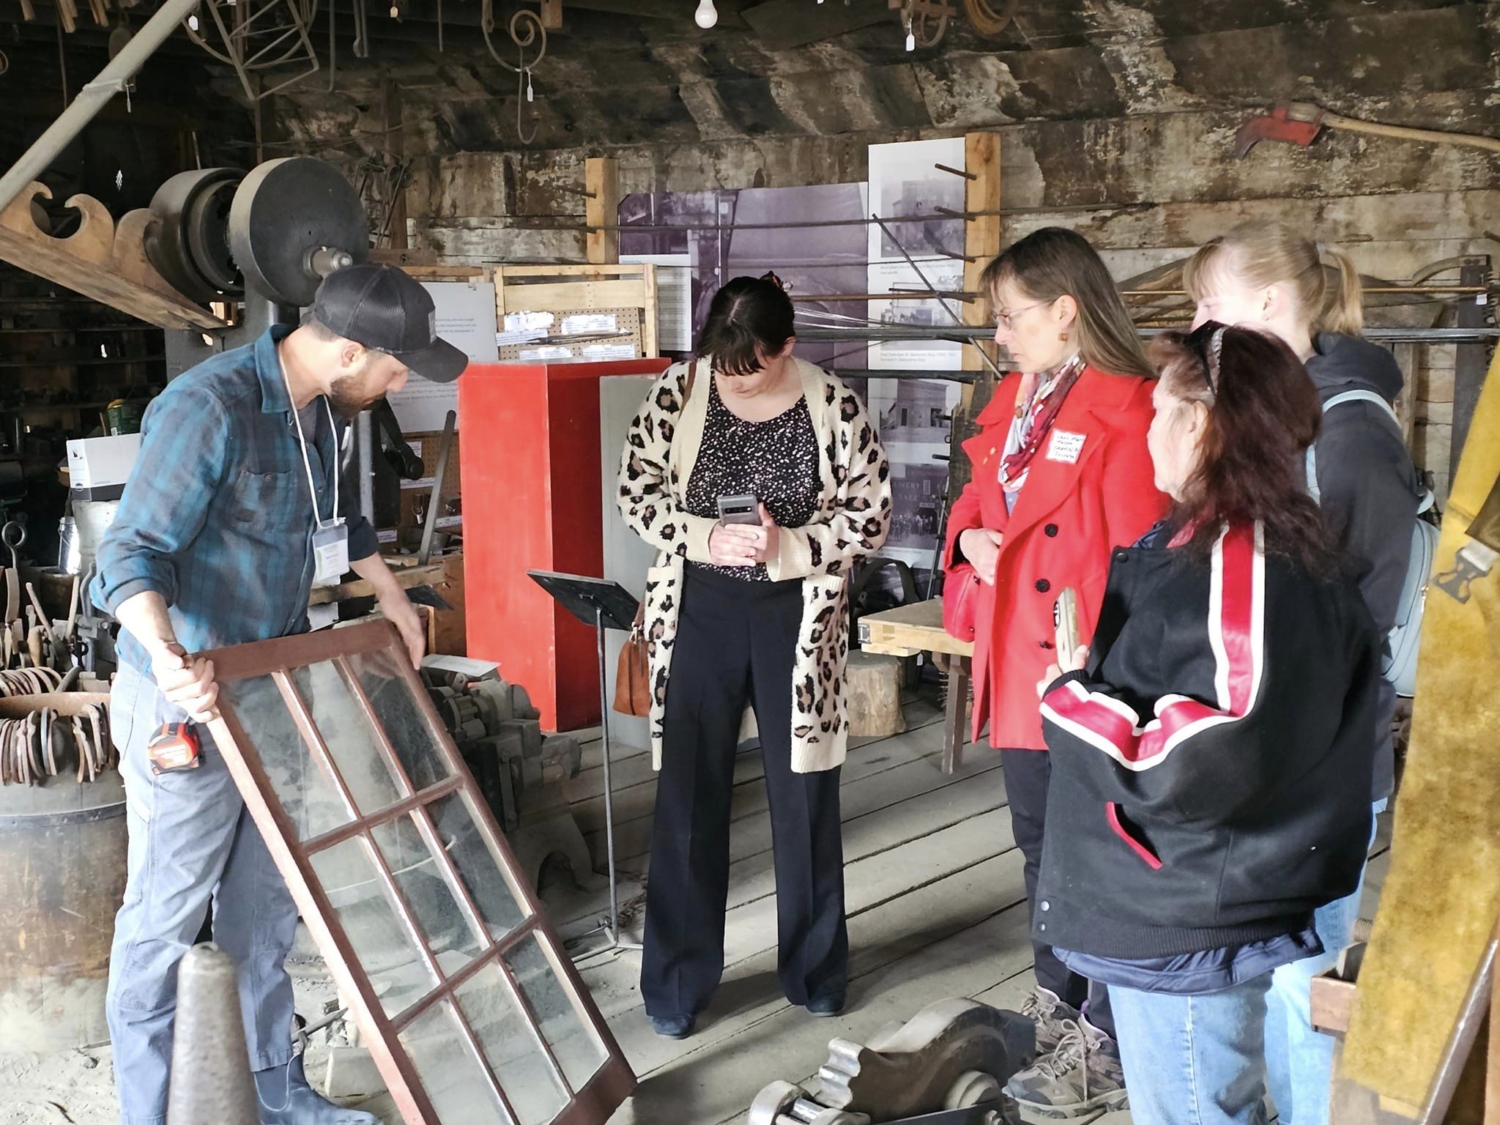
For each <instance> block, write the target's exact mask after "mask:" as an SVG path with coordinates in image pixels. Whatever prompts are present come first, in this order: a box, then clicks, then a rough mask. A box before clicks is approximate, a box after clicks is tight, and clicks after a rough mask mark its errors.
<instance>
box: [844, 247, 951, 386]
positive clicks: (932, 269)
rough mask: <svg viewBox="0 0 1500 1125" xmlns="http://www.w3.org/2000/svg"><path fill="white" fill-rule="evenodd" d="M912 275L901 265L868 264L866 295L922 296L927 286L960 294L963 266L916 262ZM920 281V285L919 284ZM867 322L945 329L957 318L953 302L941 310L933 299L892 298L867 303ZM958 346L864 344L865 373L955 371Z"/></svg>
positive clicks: (913, 342)
mask: <svg viewBox="0 0 1500 1125" xmlns="http://www.w3.org/2000/svg"><path fill="white" fill-rule="evenodd" d="M920 265H921V267H922V272H921V273H920V274H918V273H917V271H916V270H914V269H912V267H911V266H909V265H907V264H906V262H904V261H902V262H871V263H870V266H869V270H868V276H869V284H870V292H871V293H892V294H895V293H910V292H913V291H917V292H921V291H925V290H926V289H927V287H928V286H929V285H931V286H933V287H934V288H936V289H937V290H938V291H939V292H956V291H958V290H961V289H963V285H964V264H963V263H962V262H957V261H951V260H949V259H947V258H937V259H934V260H931V261H926V262H922V263H920ZM923 278H925V279H926V280H925V281H924V280H923ZM869 311H870V320H872V321H874V322H876V323H877V324H878V325H879V326H891V327H902V326H915V327H920V328H946V327H949V326H951V325H953V324H954V323H956V322H955V320H954V314H955V313H956V314H957V315H958V316H959V317H960V318H961V317H962V316H963V306H962V304H961V303H960V302H959V300H958V299H957V298H956V297H953V298H949V299H948V303H947V307H944V304H943V302H942V301H940V300H937V299H936V298H933V297H893V298H892V299H891V300H877V301H871V302H870V303H869ZM963 347H964V346H963V344H961V343H956V342H953V341H949V340H889V341H886V342H884V343H879V344H872V345H870V351H869V362H870V370H871V371H957V370H958V369H959V368H960V367H962V366H963Z"/></svg>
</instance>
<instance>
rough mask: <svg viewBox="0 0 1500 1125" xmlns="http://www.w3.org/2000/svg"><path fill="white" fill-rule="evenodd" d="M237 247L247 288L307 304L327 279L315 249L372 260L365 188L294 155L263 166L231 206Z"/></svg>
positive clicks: (232, 237)
mask: <svg viewBox="0 0 1500 1125" xmlns="http://www.w3.org/2000/svg"><path fill="white" fill-rule="evenodd" d="M229 246H230V250H231V251H232V253H233V254H234V261H235V264H236V265H238V266H239V268H240V272H241V273H242V274H244V276H245V287H246V288H247V289H250V290H253V291H255V292H256V293H259V294H260V295H261V296H264V297H269V298H271V299H272V300H274V301H276V302H277V303H278V304H282V305H295V306H298V307H299V308H303V307H306V306H308V305H310V304H312V302H313V296H314V294H316V293H317V290H318V283H319V282H320V281H322V280H323V279H322V277H321V276H320V275H319V274H318V272H317V270H315V269H314V268H313V266H312V262H311V257H312V255H313V253H314V252H315V251H317V250H319V249H320V248H323V247H331V248H333V249H335V250H342V251H346V252H347V253H348V254H349V255H350V256H351V257H352V258H353V260H354V261H355V262H362V261H364V260H365V258H366V256H367V255H368V253H369V248H370V224H369V220H368V219H367V218H366V217H365V207H364V204H363V203H362V202H361V201H360V198H359V193H358V192H357V191H355V190H354V187H353V185H352V184H350V183H349V181H348V180H346V179H344V177H343V176H342V175H341V174H340V173H339V171H338V169H336V168H334V167H333V165H331V164H326V163H324V162H323V161H321V160H318V159H315V158H314V157H311V156H288V157H285V158H283V159H280V160H268V161H266V162H265V163H264V164H261V165H258V166H257V167H256V168H254V169H253V170H252V171H251V172H250V174H249V175H247V176H246V177H245V179H244V182H243V183H241V184H240V187H239V190H238V191H236V192H235V195H234V204H233V206H232V207H231V208H230V211H229Z"/></svg>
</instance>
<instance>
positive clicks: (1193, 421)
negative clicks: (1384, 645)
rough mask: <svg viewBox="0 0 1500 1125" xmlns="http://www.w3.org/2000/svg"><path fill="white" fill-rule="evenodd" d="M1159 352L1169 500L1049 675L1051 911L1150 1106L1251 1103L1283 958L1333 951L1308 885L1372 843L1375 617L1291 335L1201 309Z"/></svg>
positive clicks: (1139, 1116) (1192, 1109) (1169, 1110)
mask: <svg viewBox="0 0 1500 1125" xmlns="http://www.w3.org/2000/svg"><path fill="white" fill-rule="evenodd" d="M1156 358H1157V359H1158V361H1159V362H1160V363H1161V364H1162V376H1161V379H1160V381H1159V383H1158V385H1157V388H1156V390H1155V392H1154V401H1155V407H1156V417H1155V420H1154V421H1153V423H1152V426H1151V431H1150V434H1149V444H1150V448H1151V456H1152V461H1153V464H1154V466H1155V469H1156V484H1157V487H1159V488H1160V489H1162V491H1164V492H1166V493H1168V494H1169V495H1170V496H1172V498H1173V500H1174V502H1175V506H1174V509H1173V511H1172V514H1171V515H1170V516H1169V517H1168V520H1167V521H1166V522H1165V524H1163V525H1162V526H1160V527H1159V528H1157V529H1154V530H1153V532H1151V533H1148V534H1147V536H1146V537H1145V538H1144V539H1143V540H1142V541H1141V542H1140V543H1138V544H1137V545H1136V546H1135V547H1132V548H1128V549H1122V550H1118V551H1116V552H1115V553H1114V556H1113V560H1112V565H1111V567H1110V573H1109V580H1108V584H1107V587H1106V591H1105V595H1104V609H1103V611H1102V613H1101V615H1100V619H1099V623H1098V626H1097V628H1096V630H1095V633H1094V636H1093V639H1092V644H1091V646H1090V649H1091V651H1085V650H1082V649H1080V650H1079V652H1078V653H1076V654H1073V656H1072V658H1071V659H1069V660H1067V661H1065V664H1064V667H1063V668H1056V667H1054V668H1053V669H1050V670H1049V676H1048V678H1047V679H1046V680H1044V681H1043V684H1042V685H1039V687H1040V688H1041V689H1042V691H1043V700H1042V718H1043V729H1044V733H1045V736H1046V739H1047V746H1048V749H1049V750H1050V751H1051V753H1052V783H1051V791H1050V794H1049V800H1048V809H1047V825H1048V830H1047V839H1046V844H1045V847H1044V851H1043V858H1042V871H1041V878H1040V883H1039V886H1038V890H1037V900H1038V901H1037V910H1036V915H1035V918H1036V922H1035V926H1036V935H1035V936H1037V937H1038V938H1039V939H1041V940H1046V941H1048V942H1050V943H1051V944H1052V945H1053V946H1054V948H1056V949H1057V950H1058V956H1059V957H1061V958H1062V960H1063V961H1064V963H1066V964H1067V965H1068V966H1069V968H1070V969H1072V970H1073V971H1075V972H1078V973H1080V974H1082V975H1084V976H1087V977H1088V978H1089V979H1091V980H1099V981H1103V982H1105V983H1107V984H1108V985H1109V987H1110V994H1111V997H1112V1003H1113V1008H1114V1013H1115V1020H1116V1027H1117V1030H1118V1038H1119V1045H1120V1054H1121V1059H1122V1062H1123V1064H1124V1068H1125V1084H1126V1087H1127V1088H1128V1089H1129V1091H1130V1102H1131V1113H1132V1116H1133V1118H1134V1120H1135V1121H1136V1122H1137V1123H1138V1125H1175V1123H1177V1122H1189V1121H1191V1122H1193V1123H1194V1125H1212V1123H1229V1122H1235V1123H1245V1125H1258V1123H1260V1122H1262V1121H1263V1120H1264V1110H1263V1108H1262V1095H1263V1094H1264V1091H1265V1079H1264V1074H1265V1070H1264V1065H1263V1061H1262V1049H1263V1042H1264V1039H1263V1035H1264V1030H1263V1029H1264V1022H1265V1010H1266V1006H1265V997H1266V990H1267V988H1268V987H1269V985H1270V981H1271V973H1272V971H1273V970H1274V969H1276V968H1277V967H1278V966H1281V965H1284V964H1289V963H1291V962H1293V961H1295V960H1298V959H1300V958H1303V957H1307V956H1312V955H1315V954H1316V953H1318V952H1320V951H1321V946H1320V945H1319V942H1318V938H1317V935H1316V933H1315V932H1314V931H1313V929H1312V914H1313V911H1314V910H1315V909H1316V908H1317V907H1319V906H1321V905H1322V904H1324V903H1326V902H1329V901H1332V900H1334V899H1337V898H1339V897H1341V896H1343V895H1346V894H1348V893H1350V892H1351V890H1352V889H1353V887H1354V885H1355V883H1356V882H1357V880H1358V878H1359V873H1360V869H1361V866H1362V864H1363V862H1364V854H1365V849H1366V845H1367V843H1368V841H1369V838H1370V804H1369V801H1368V799H1367V794H1366V793H1365V792H1364V791H1363V790H1362V789H1361V788H1360V787H1358V786H1352V785H1350V784H1349V783H1348V782H1349V778H1351V777H1363V776H1367V775H1368V772H1369V770H1370V768H1371V754H1372V750H1371V748H1372V747H1373V746H1374V743H1375V740H1374V724H1375V712H1376V698H1377V688H1378V683H1379V641H1378V638H1377V636H1376V632H1375V627H1374V624H1373V622H1372V621H1371V619H1370V616H1369V612H1368V611H1367V610H1366V609H1365V606H1364V602H1363V600H1362V599H1361V597H1360V594H1359V590H1358V588H1357V587H1356V586H1355V585H1354V584H1353V583H1352V582H1350V581H1347V580H1345V579H1344V578H1343V577H1341V576H1340V575H1339V574H1338V571H1337V565H1338V564H1337V561H1336V555H1335V552H1334V549H1333V544H1332V539H1331V536H1330V534H1329V532H1328V530H1327V528H1326V527H1325V525H1324V523H1323V521H1322V517H1321V515H1320V513H1319V511H1318V508H1317V506H1316V504H1315V503H1314V502H1313V500H1312V499H1311V498H1310V497H1309V496H1308V495H1307V493H1306V491H1305V487H1304V485H1303V483H1302V477H1301V475H1300V474H1301V472H1302V464H1303V460H1302V451H1303V450H1305V449H1306V447H1307V445H1308V444H1309V443H1310V442H1311V441H1312V440H1313V438H1314V437H1315V436H1316V434H1317V431H1318V425H1319V421H1320V410H1319V405H1318V398H1317V392H1316V390H1315V388H1314V387H1313V385H1312V383H1311V382H1310V381H1309V380H1308V378H1307V374H1306V372H1305V371H1304V369H1303V367H1302V365H1301V363H1300V362H1299V361H1298V360H1297V357H1296V356H1295V355H1294V354H1293V353H1292V352H1291V351H1290V349H1288V348H1287V347H1286V345H1285V344H1283V343H1281V341H1279V340H1277V339H1274V338H1272V337H1270V336H1267V335H1262V334H1260V333H1258V332H1255V331H1253V330H1249V329H1240V328H1225V327H1224V326H1222V325H1219V324H1215V323H1209V324H1206V325H1204V326H1203V327H1201V328H1199V329H1197V330H1196V331H1194V332H1193V333H1192V334H1191V335H1189V336H1182V335H1179V334H1173V335H1169V336H1167V337H1165V338H1164V339H1163V340H1161V341H1159V343H1158V345H1157V356H1156ZM1070 669H1076V670H1070ZM1080 1049H1081V1047H1080Z"/></svg>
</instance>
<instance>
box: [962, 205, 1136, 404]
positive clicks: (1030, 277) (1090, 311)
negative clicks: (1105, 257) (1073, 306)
mask: <svg viewBox="0 0 1500 1125" xmlns="http://www.w3.org/2000/svg"><path fill="white" fill-rule="evenodd" d="M980 281H981V282H982V284H983V286H984V290H985V292H987V293H988V294H990V296H991V298H993V297H994V294H995V290H996V289H998V288H999V287H1000V285H1001V284H1002V283H1003V282H1006V281H1009V282H1011V283H1013V284H1014V285H1015V286H1016V288H1018V289H1020V290H1021V292H1022V293H1024V294H1026V295H1027V296H1028V297H1030V298H1031V299H1032V300H1033V301H1049V302H1050V301H1055V300H1057V299H1058V298H1059V297H1062V296H1064V295H1066V296H1069V297H1072V298H1073V300H1074V301H1076V302H1077V303H1078V319H1077V320H1076V321H1074V322H1073V323H1074V331H1075V332H1076V333H1077V338H1078V354H1079V355H1081V356H1082V357H1083V361H1084V362H1085V363H1087V364H1088V365H1089V366H1090V367H1092V368H1094V369H1096V370H1098V371H1102V372H1104V373H1106V374H1109V375H1141V376H1144V377H1146V378H1148V379H1149V378H1152V377H1153V376H1154V375H1155V374H1156V372H1154V371H1153V370H1152V369H1151V364H1150V363H1149V362H1148V361H1147V360H1146V353H1145V351H1143V350H1142V348H1141V338H1140V334H1139V333H1137V332H1136V330H1135V323H1134V321H1132V320H1131V319H1130V312H1129V311H1128V310H1127V309H1126V308H1125V299H1124V298H1123V297H1121V296H1120V290H1119V288H1118V287H1117V286H1116V285H1115V280H1114V278H1112V277H1110V276H1109V270H1107V269H1105V268H1104V263H1103V261H1101V260H1100V258H1099V254H1098V252H1097V251H1096V250H1095V249H1094V248H1093V247H1092V246H1090V245H1089V242H1088V239H1086V238H1084V237H1083V235H1081V234H1078V233H1076V232H1074V231H1071V230H1068V229H1067V228H1065V227H1043V228H1042V229H1041V230H1038V231H1032V233H1030V234H1028V235H1027V236H1026V237H1025V238H1023V239H1021V241H1019V242H1013V243H1011V245H1009V246H1007V247H1006V248H1005V250H1004V252H1003V253H1001V255H1000V256H999V257H998V258H996V259H995V260H994V261H993V262H991V263H990V264H989V265H987V266H985V267H984V273H982V274H981V275H980Z"/></svg>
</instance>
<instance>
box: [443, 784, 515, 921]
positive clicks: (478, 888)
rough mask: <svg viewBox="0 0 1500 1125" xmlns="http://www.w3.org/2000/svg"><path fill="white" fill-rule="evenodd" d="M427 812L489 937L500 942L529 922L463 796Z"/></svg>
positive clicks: (454, 796) (450, 798)
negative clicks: (526, 920) (476, 908)
mask: <svg viewBox="0 0 1500 1125" xmlns="http://www.w3.org/2000/svg"><path fill="white" fill-rule="evenodd" d="M427 812H428V814H429V815H430V816H431V817H432V823H433V825H434V826H435V827H436V828H437V833H438V839H440V840H441V841H442V842H443V848H444V849H445V850H446V851H447V852H448V854H449V855H450V856H452V857H453V866H454V867H456V868H458V875H459V878H460V879H462V880H463V882H464V886H466V887H468V888H469V895H470V897H471V898H473V900H474V905H475V906H477V907H478V908H479V916H480V917H481V918H482V919H483V920H484V924H485V925H486V926H487V927H488V928H489V931H490V936H491V937H493V938H494V939H495V940H496V941H499V940H500V939H501V938H503V937H504V936H505V935H506V934H508V933H510V932H511V931H512V930H513V929H515V928H516V927H517V926H519V925H520V924H521V923H522V922H523V921H525V919H526V911H525V908H524V907H523V906H522V905H521V899H520V897H519V896H518V895H516V894H515V893H514V892H513V891H512V889H511V886H510V884H509V883H508V882H506V879H505V875H504V874H503V873H502V870H501V863H500V857H499V856H498V855H495V854H494V853H493V852H491V851H490V848H489V845H488V844H486V843H485V841H484V837H483V836H482V835H480V832H479V825H478V824H477V823H475V820H474V815H473V812H472V810H471V809H470V807H469V804H468V802H466V801H465V800H464V798H463V797H462V796H461V795H460V794H458V793H452V794H449V795H448V796H445V797H439V798H438V799H437V800H436V801H433V802H432V803H431V804H429V805H428V806H427Z"/></svg>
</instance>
